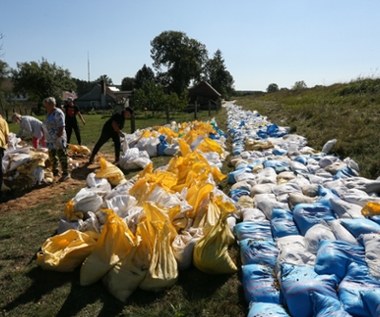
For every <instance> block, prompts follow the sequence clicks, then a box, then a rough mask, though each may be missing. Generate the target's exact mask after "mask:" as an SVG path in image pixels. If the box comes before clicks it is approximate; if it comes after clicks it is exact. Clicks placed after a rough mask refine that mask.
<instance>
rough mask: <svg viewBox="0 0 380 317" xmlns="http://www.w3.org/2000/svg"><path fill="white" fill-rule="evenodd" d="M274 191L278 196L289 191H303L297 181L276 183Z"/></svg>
mask: <svg viewBox="0 0 380 317" xmlns="http://www.w3.org/2000/svg"><path fill="white" fill-rule="evenodd" d="M272 191H273V194H275V195H276V197H277V196H281V195H285V194H289V193H301V187H300V186H299V185H298V184H296V183H291V182H288V183H285V184H281V185H275V186H274V187H273V189H272Z"/></svg>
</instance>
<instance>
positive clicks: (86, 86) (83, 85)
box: [73, 78, 96, 97]
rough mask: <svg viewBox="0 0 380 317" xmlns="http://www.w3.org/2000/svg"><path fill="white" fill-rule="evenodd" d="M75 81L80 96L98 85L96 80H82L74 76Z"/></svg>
mask: <svg viewBox="0 0 380 317" xmlns="http://www.w3.org/2000/svg"><path fill="white" fill-rule="evenodd" d="M73 81H74V82H75V85H76V87H77V90H76V93H77V95H78V97H80V96H83V95H84V94H86V93H88V92H89V91H90V90H91V89H92V88H93V87H94V86H95V85H96V82H94V81H87V80H81V79H78V78H73Z"/></svg>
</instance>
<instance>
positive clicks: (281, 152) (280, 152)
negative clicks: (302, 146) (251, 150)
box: [272, 149, 287, 156]
mask: <svg viewBox="0 0 380 317" xmlns="http://www.w3.org/2000/svg"><path fill="white" fill-rule="evenodd" d="M286 153H287V151H286V150H284V149H273V150H272V154H273V155H277V156H281V155H285V154H286Z"/></svg>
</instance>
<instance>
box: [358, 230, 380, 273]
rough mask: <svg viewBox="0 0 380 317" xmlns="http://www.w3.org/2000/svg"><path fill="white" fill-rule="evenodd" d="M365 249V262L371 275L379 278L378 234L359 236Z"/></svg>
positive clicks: (379, 243)
mask: <svg viewBox="0 0 380 317" xmlns="http://www.w3.org/2000/svg"><path fill="white" fill-rule="evenodd" d="M361 239H362V241H363V245H364V249H365V261H366V262H367V264H368V267H369V270H370V272H371V274H372V275H373V276H374V277H376V278H378V279H379V278H380V253H379V251H380V234H379V233H368V234H363V235H362V236H361Z"/></svg>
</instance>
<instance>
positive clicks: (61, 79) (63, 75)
mask: <svg viewBox="0 0 380 317" xmlns="http://www.w3.org/2000/svg"><path fill="white" fill-rule="evenodd" d="M12 73H13V80H14V85H15V86H14V87H15V91H16V92H17V91H18V92H26V93H27V94H28V96H29V98H30V100H32V101H37V102H40V101H42V100H43V99H44V98H45V97H48V96H54V97H56V98H57V99H58V100H60V98H61V96H62V92H63V91H75V89H76V86H75V82H74V80H73V79H72V78H71V75H70V72H69V71H68V70H67V69H63V68H61V67H58V66H57V65H56V64H55V63H53V64H50V63H49V62H48V61H47V60H46V59H42V61H41V62H30V63H28V62H25V63H17V69H16V70H13V71H12Z"/></svg>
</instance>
